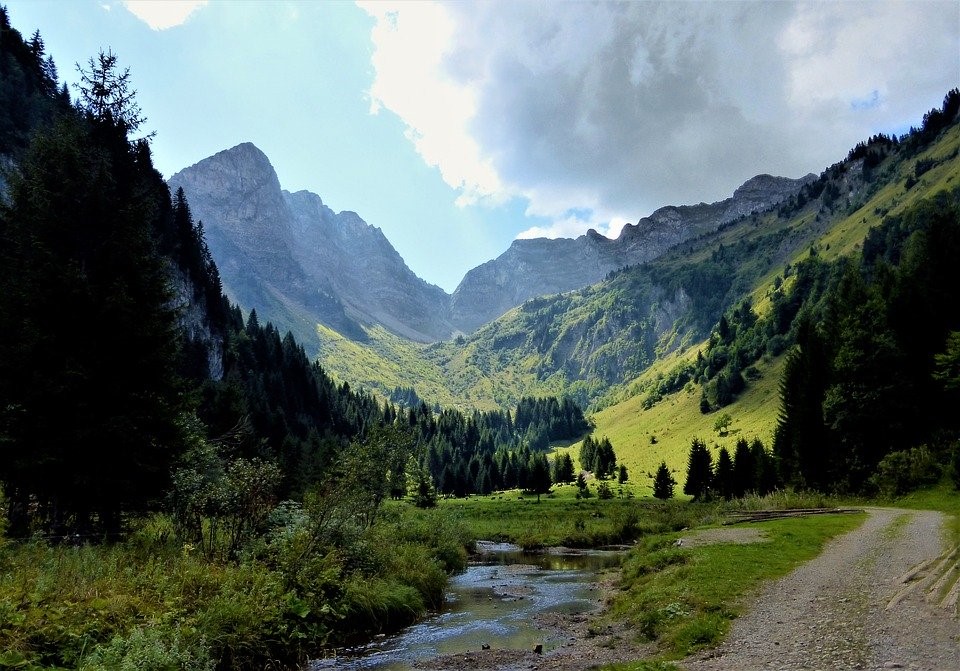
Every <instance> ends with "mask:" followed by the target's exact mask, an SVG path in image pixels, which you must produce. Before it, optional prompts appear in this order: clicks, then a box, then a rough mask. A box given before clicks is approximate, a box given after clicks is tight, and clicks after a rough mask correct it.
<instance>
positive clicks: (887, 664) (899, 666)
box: [883, 662, 903, 669]
mask: <svg viewBox="0 0 960 671" xmlns="http://www.w3.org/2000/svg"><path fill="white" fill-rule="evenodd" d="M883 668H885V669H902V668H903V664H900V663H899V662H884V663H883Z"/></svg>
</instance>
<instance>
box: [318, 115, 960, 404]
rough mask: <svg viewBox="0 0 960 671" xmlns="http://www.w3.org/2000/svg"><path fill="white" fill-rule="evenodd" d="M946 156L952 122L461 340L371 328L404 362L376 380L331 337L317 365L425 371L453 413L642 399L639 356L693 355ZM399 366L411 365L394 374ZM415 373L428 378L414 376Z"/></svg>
mask: <svg viewBox="0 0 960 671" xmlns="http://www.w3.org/2000/svg"><path fill="white" fill-rule="evenodd" d="M871 152H872V153H871ZM857 153H858V152H852V153H851V154H857ZM958 155H960V126H958V125H957V124H956V123H954V124H953V125H952V126H950V127H949V128H947V129H945V130H944V131H943V132H942V133H940V134H939V135H938V136H937V137H936V138H932V139H931V140H930V141H929V142H924V143H921V144H919V145H918V144H917V143H915V142H914V143H910V145H909V146H906V147H897V146H895V145H883V144H882V143H881V144H877V145H871V148H870V152H868V155H867V156H863V155H851V156H849V157H848V158H847V159H846V160H844V161H841V162H839V163H837V164H835V165H834V166H831V167H830V168H828V169H827V170H825V171H824V172H823V174H822V175H821V176H820V177H819V178H818V179H817V180H815V181H813V182H810V183H809V184H807V185H806V186H805V187H803V189H802V190H801V191H800V192H799V193H797V194H796V195H794V196H790V197H789V198H787V199H786V200H785V201H782V202H781V203H780V204H779V205H776V206H774V207H773V208H771V209H769V210H767V211H765V212H758V213H755V214H752V215H750V216H748V217H746V218H743V219H738V220H735V221H732V222H730V223H728V224H725V225H723V226H721V227H720V228H719V229H718V230H716V231H712V232H709V233H704V234H701V235H699V236H697V237H695V238H691V239H689V240H687V241H685V242H682V243H680V244H678V245H676V246H674V247H673V248H671V249H670V250H668V251H667V252H666V253H664V254H662V255H661V256H660V257H658V258H657V259H656V260H654V261H651V262H648V263H646V264H642V265H639V266H633V267H630V268H627V269H624V270H621V271H618V272H614V273H613V274H612V275H611V276H610V277H609V278H607V279H605V280H604V281H602V282H599V283H597V284H595V285H592V286H590V287H587V288H585V289H582V290H578V291H573V292H568V293H564V294H555V295H552V296H543V297H538V298H535V299H531V300H530V301H527V302H526V303H524V304H523V305H522V306H520V307H517V308H514V309H512V310H510V311H508V312H507V313H506V314H504V315H503V316H502V317H500V318H498V319H496V320H494V321H492V322H490V323H489V324H486V325H484V326H483V327H481V328H480V329H479V330H478V331H477V332H476V333H474V334H473V335H471V336H468V337H465V338H458V339H457V340H455V341H449V342H442V343H435V344H433V345H430V346H428V347H422V348H419V349H417V348H406V349H404V350H403V351H402V353H401V352H400V350H398V349H397V347H396V345H395V344H393V345H391V344H390V343H388V342H386V341H384V340H383V339H382V338H379V337H376V336H375V337H374V338H373V341H374V342H372V343H371V344H372V345H373V349H370V350H365V351H367V352H368V353H376V352H380V353H381V355H382V356H384V357H385V361H384V364H383V365H384V366H386V365H387V363H388V362H394V361H403V362H404V365H403V366H402V367H400V369H398V368H397V367H396V366H392V367H391V368H390V371H391V374H390V375H389V377H388V378H387V377H384V382H385V384H384V385H383V386H379V385H377V382H376V379H377V376H378V373H377V372H376V371H377V370H378V369H380V368H381V365H380V364H378V363H377V361H378V358H377V356H379V355H376V356H370V358H366V359H363V360H362V361H361V360H360V359H359V358H358V357H357V352H346V350H345V349H344V348H343V347H342V346H341V345H340V344H337V343H331V344H330V346H329V347H325V349H324V351H323V352H322V354H321V361H322V362H323V363H324V365H325V366H326V367H335V366H337V365H339V364H338V362H343V361H346V360H350V361H352V363H351V367H352V369H353V370H357V369H359V368H360V367H361V366H362V368H363V370H364V371H365V373H366V376H365V379H366V380H367V384H368V385H369V386H372V387H374V388H380V389H382V390H383V391H384V392H385V393H389V391H390V390H392V389H393V387H394V386H401V387H407V386H412V387H415V388H417V389H418V390H419V389H423V390H424V393H423V394H421V395H422V397H424V398H430V392H429V391H428V390H429V389H431V388H435V387H436V385H437V384H438V381H439V379H438V373H439V374H440V375H441V376H442V379H443V380H445V384H446V386H447V389H448V390H449V392H448V395H446V394H445V395H444V396H446V397H447V398H449V399H451V400H452V401H453V402H454V403H456V404H457V405H460V406H463V407H481V408H483V407H489V405H488V404H494V405H501V406H504V407H506V406H508V405H509V404H510V403H512V402H515V401H516V399H517V398H519V397H520V396H522V395H526V394H562V393H569V394H573V395H575V396H576V397H577V398H578V400H580V401H581V402H582V403H584V404H594V406H595V407H600V406H604V405H608V404H610V403H613V402H615V401H619V400H623V399H626V398H630V397H632V396H635V395H638V394H639V395H642V396H644V397H646V396H650V395H652V394H653V392H654V389H653V388H651V387H649V386H648V385H646V384H643V385H634V384H633V383H632V382H631V381H632V380H634V379H635V378H637V376H639V375H641V374H643V372H644V371H645V370H647V368H648V367H649V366H650V365H651V364H653V363H655V362H656V361H658V360H659V359H660V358H661V357H663V356H664V355H665V354H667V353H669V352H673V351H676V350H685V349H687V348H689V347H694V350H693V353H694V355H695V354H696V348H697V347H701V348H702V347H704V345H703V342H704V340H703V339H704V338H706V337H708V336H709V334H710V332H711V330H712V329H713V328H714V327H715V326H716V324H717V322H718V320H719V319H720V316H721V315H722V314H724V312H726V311H728V310H730V308H731V307H733V306H734V305H737V304H738V303H740V301H742V300H743V299H744V298H746V297H750V298H751V300H752V302H753V304H754V307H755V309H756V311H757V312H758V313H760V314H761V315H762V314H763V313H764V311H765V310H767V309H768V308H769V295H770V292H771V291H772V287H773V286H774V285H775V284H776V278H777V276H778V275H779V276H780V281H782V282H783V283H784V284H789V283H790V282H792V281H793V277H792V276H789V277H788V273H786V272H785V267H786V266H788V265H794V264H796V262H797V261H798V259H800V258H803V257H804V256H807V255H809V254H810V253H811V252H810V250H811V248H815V249H816V253H817V254H819V255H820V256H821V257H822V258H834V257H835V256H837V255H847V254H853V253H857V251H858V249H859V245H861V244H862V241H863V239H864V237H865V236H866V234H867V231H868V230H869V227H870V226H871V225H874V224H877V223H879V222H880V221H881V220H882V219H883V217H884V216H885V215H887V214H896V213H898V212H902V211H903V208H905V207H909V206H910V205H912V204H913V203H916V202H917V201H918V200H921V199H923V198H926V197H929V196H930V195H931V194H933V193H936V192H937V191H939V190H941V189H945V188H946V189H950V188H953V186H954V185H955V184H957V183H958V182H957V180H958V179H960V156H958ZM784 278H786V279H784ZM778 342H779V343H780V346H783V343H784V342H786V341H784V340H783V339H782V338H781V339H779V340H776V341H774V344H776V343H778ZM398 357H399V358H398ZM422 359H425V361H422ZM404 369H406V370H416V371H418V373H416V374H413V375H410V376H409V377H408V378H407V379H403V377H402V373H403V370H404ZM384 370H386V368H384ZM423 371H430V374H429V375H428V376H427V377H426V378H423V381H422V382H421V381H420V379H421V378H420V375H421V374H422V372H423ZM427 378H428V379H429V382H428V381H427ZM388 379H389V381H387V380H388ZM750 384H751V382H750V381H748V382H747V385H748V388H749V386H750ZM667 386H669V385H667ZM679 386H680V387H682V386H684V382H682V381H681V382H680V383H679ZM657 393H658V394H659V393H660V392H657ZM663 393H664V395H666V394H667V393H669V392H663ZM698 398H699V396H698ZM774 414H775V412H774Z"/></svg>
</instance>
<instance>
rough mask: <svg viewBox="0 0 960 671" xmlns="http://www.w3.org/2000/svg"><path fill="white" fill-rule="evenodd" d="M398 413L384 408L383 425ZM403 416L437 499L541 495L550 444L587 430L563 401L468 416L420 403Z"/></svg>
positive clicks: (527, 401)
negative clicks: (510, 492)
mask: <svg viewBox="0 0 960 671" xmlns="http://www.w3.org/2000/svg"><path fill="white" fill-rule="evenodd" d="M398 412H399V411H397V410H396V409H395V408H393V407H392V406H390V405H389V404H388V405H387V407H386V410H385V414H386V418H387V420H388V421H389V420H391V419H392V417H393V416H395V415H396V414H397V413H398ZM406 414H407V423H408V425H409V426H410V428H411V430H412V431H413V434H414V437H415V440H416V442H417V445H418V448H417V449H418V454H420V455H421V456H420V459H419V465H421V466H422V467H423V468H424V469H425V472H426V473H428V474H429V475H430V477H431V478H432V481H433V483H434V484H435V486H436V488H437V489H438V490H439V491H440V492H441V493H442V494H445V495H452V496H468V495H470V494H489V493H490V492H492V491H498V490H503V489H513V488H517V487H519V488H520V489H526V490H530V491H537V490H540V491H542V492H545V491H546V490H547V489H549V487H550V483H551V479H550V472H551V469H550V466H549V464H548V462H547V458H546V455H545V454H543V453H544V451H545V450H546V449H548V448H549V446H550V441H551V440H573V439H575V438H578V437H579V436H580V435H582V433H583V432H584V431H586V430H587V428H588V427H589V424H588V423H587V421H586V419H585V418H584V416H583V411H582V410H581V409H580V407H579V406H578V405H577V404H576V403H574V402H573V401H572V400H570V399H567V398H563V399H556V398H536V399H535V398H530V397H526V398H523V399H521V400H520V402H519V403H518V404H517V408H516V410H515V412H511V411H509V410H507V411H488V412H480V411H474V412H473V413H471V414H465V413H462V412H460V411H457V410H452V409H445V410H442V411H441V412H440V413H439V414H438V413H435V412H434V411H433V410H431V409H430V408H429V407H428V406H427V405H426V404H425V403H421V405H420V406H419V407H418V408H416V409H412V408H411V409H408V410H407V413H406ZM544 473H545V474H546V478H543V475H544Z"/></svg>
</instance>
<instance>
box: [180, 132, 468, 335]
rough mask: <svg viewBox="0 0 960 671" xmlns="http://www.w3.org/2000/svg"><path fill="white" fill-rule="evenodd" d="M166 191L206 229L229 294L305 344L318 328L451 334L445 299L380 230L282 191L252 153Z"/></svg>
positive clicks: (246, 150) (235, 152) (244, 148)
mask: <svg viewBox="0 0 960 671" xmlns="http://www.w3.org/2000/svg"><path fill="white" fill-rule="evenodd" d="M169 184H170V186H171V188H174V189H176V188H183V190H184V192H185V193H186V196H187V198H188V199H189V201H190V204H191V208H192V209H193V212H194V215H195V216H196V217H197V219H199V220H201V221H203V223H204V227H205V228H204V230H205V233H206V238H207V244H208V245H209V246H210V250H211V252H212V254H213V257H214V258H215V259H216V261H217V264H218V266H219V267H220V270H221V274H222V277H223V283H224V288H225V289H226V291H227V293H228V295H230V296H231V298H233V299H234V300H236V301H237V302H238V303H239V304H240V305H242V306H243V307H244V308H246V309H256V310H257V311H258V312H260V314H261V315H262V316H265V317H267V318H268V319H270V320H271V321H274V322H275V323H277V324H278V326H280V327H281V328H283V329H290V330H293V331H294V333H295V334H297V336H298V338H299V339H300V340H301V341H302V342H305V343H308V344H309V343H315V342H316V332H315V327H316V324H317V323H321V324H324V325H326V326H329V327H330V328H333V329H335V330H336V331H338V332H340V333H343V334H344V335H346V336H348V337H351V338H354V339H358V340H364V339H365V338H366V335H365V332H364V331H363V329H362V328H361V324H365V325H375V324H382V325H384V326H385V327H387V328H388V329H389V330H391V331H392V332H394V333H397V334H398V335H401V336H404V337H406V338H410V339H412V340H421V341H430V340H436V339H439V338H442V337H446V336H448V335H449V334H450V332H451V330H452V329H451V327H450V326H449V325H448V324H447V322H446V319H445V317H446V294H445V293H444V292H443V290H441V289H440V288H439V287H435V286H432V285H429V284H427V283H426V282H424V281H423V280H421V279H420V278H418V277H417V276H416V275H414V274H413V273H412V272H411V271H410V269H409V268H407V266H406V265H405V264H404V263H403V260H402V259H401V258H400V256H399V255H398V254H397V252H396V250H394V249H393V247H392V246H391V245H390V243H389V242H388V241H387V239H386V238H385V237H384V236H383V233H382V232H381V231H380V229H378V228H374V227H372V226H369V225H368V224H366V223H365V222H364V221H363V220H362V219H360V218H359V217H358V216H357V215H356V214H355V213H353V212H341V213H339V214H336V213H334V212H333V211H332V210H330V209H329V208H328V207H327V206H326V205H324V204H323V201H322V200H321V199H320V197H319V196H316V195H315V194H312V193H309V192H307V191H301V192H298V193H293V194H291V193H288V192H286V191H283V190H282V189H281V187H280V183H279V180H278V178H277V175H276V172H275V171H274V169H273V166H272V165H271V164H270V161H269V160H268V159H267V157H266V156H265V155H264V154H263V152H261V151H260V150H259V149H257V148H256V147H255V146H254V145H252V144H250V143H244V144H240V145H238V146H236V147H233V148H232V149H228V150H225V151H222V152H220V153H218V154H216V155H214V156H211V157H209V158H207V159H204V160H202V161H200V162H199V163H197V164H196V165H193V166H191V167H189V168H186V169H184V170H182V171H180V172H178V173H177V174H175V175H173V177H171V178H170V180H169ZM310 349H311V350H313V349H314V347H310Z"/></svg>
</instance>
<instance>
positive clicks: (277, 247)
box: [169, 143, 814, 343]
mask: <svg viewBox="0 0 960 671" xmlns="http://www.w3.org/2000/svg"><path fill="white" fill-rule="evenodd" d="M813 178H814V176H813V175H808V176H807V177H804V178H802V179H787V178H784V177H771V176H770V175H759V176H757V177H754V178H752V179H750V180H748V181H747V182H746V183H744V184H743V185H742V186H741V187H740V188H739V189H737V190H736V192H735V193H734V194H733V196H732V197H730V198H727V199H726V200H723V201H720V202H718V203H712V204H705V203H701V204H699V205H689V206H679V207H674V206H669V207H663V208H661V209H659V210H657V211H656V212H654V213H653V214H651V215H650V216H649V217H645V218H643V219H641V220H640V221H638V222H637V223H636V224H628V225H626V226H625V227H624V228H623V231H622V232H621V233H620V236H619V237H618V238H617V239H616V240H611V239H609V238H606V237H604V236H602V235H600V234H599V233H597V232H596V231H592V230H591V231H589V232H588V233H587V234H586V235H582V236H580V237H579V238H576V239H570V238H560V239H555V240H548V239H537V240H515V241H514V242H513V244H512V245H511V246H510V248H509V249H507V251H505V252H504V253H503V254H501V255H500V256H499V257H498V258H496V259H494V260H492V261H488V262H487V263H484V264H482V265H480V266H478V267H476V268H474V269H473V270H471V271H469V272H468V273H467V274H466V276H465V277H464V278H463V281H461V283H460V286H458V287H457V290H456V291H455V292H454V293H453V295H452V296H450V295H447V294H446V293H445V292H444V291H443V290H442V289H441V288H440V287H437V286H434V285H431V284H428V283H426V282H424V281H423V280H422V279H420V278H419V277H417V276H416V275H415V274H414V273H413V272H412V271H411V270H410V269H409V268H408V267H407V265H406V264H405V263H404V261H403V259H402V258H401V257H400V255H399V254H398V253H397V251H396V250H395V249H394V248H393V246H392V245H391V244H390V242H389V241H388V240H387V239H386V237H385V236H384V235H383V232H382V231H381V230H380V229H379V228H376V227H374V226H370V225H369V224H367V223H366V222H364V221H363V219H361V218H360V217H359V216H358V215H357V214H356V213H355V212H349V211H344V212H340V213H335V212H334V211H333V210H331V209H330V208H329V207H327V206H326V205H325V204H324V203H323V201H322V200H321V198H320V197H319V196H317V195H316V194H314V193H310V192H309V191H298V192H296V193H289V192H287V191H284V190H282V189H281V187H280V183H279V181H278V179H277V175H276V172H275V171H274V169H273V166H271V165H270V161H269V160H268V159H267V157H266V156H265V155H264V154H263V152H261V151H260V150H259V149H257V148H256V147H255V146H253V145H252V144H250V143H244V144H241V145H237V146H236V147H234V148H232V149H228V150H226V151H222V152H220V153H218V154H216V155H214V156H211V157H209V158H206V159H204V160H202V161H200V162H199V163H197V164H196V165H193V166H191V167H189V168H186V169H184V170H182V171H180V172H178V173H177V174H176V175H174V176H173V177H171V178H170V180H169V183H170V186H171V187H172V188H174V189H176V188H177V187H183V190H184V192H185V193H186V196H187V200H188V201H189V203H190V207H191V209H192V211H193V214H194V217H195V218H196V219H199V220H201V221H203V224H204V228H205V231H206V237H207V244H208V245H209V246H210V251H211V253H212V254H213V257H214V259H215V260H216V262H217V265H218V267H219V268H220V274H221V278H222V280H223V284H224V287H225V289H226V291H227V293H228V294H229V295H230V297H231V298H233V300H235V301H236V302H238V303H239V304H240V305H241V306H243V307H244V308H247V309H251V308H255V309H256V310H257V311H258V312H259V313H260V314H261V316H262V317H263V318H265V319H269V320H270V321H273V322H274V323H275V324H276V325H277V326H278V328H280V329H282V330H286V329H290V330H293V331H294V333H296V334H297V335H298V336H299V337H300V339H301V341H302V342H304V343H309V342H313V341H314V326H315V324H316V323H317V322H320V323H322V324H325V325H327V326H329V327H331V328H333V329H336V330H337V331H339V332H340V333H342V334H344V335H346V336H348V337H351V338H354V339H357V340H363V339H364V338H365V334H364V332H363V329H362V328H361V325H374V324H380V325H383V326H384V327H386V328H387V329H388V330H390V331H392V332H393V333H395V334H397V335H400V336H403V337H405V338H409V339H411V340H417V341H422V342H431V341H436V340H442V339H445V338H449V337H450V336H451V335H453V334H454V333H456V332H457V331H462V332H465V333H472V332H473V331H475V330H476V329H477V328H479V327H480V326H482V325H483V324H486V323H487V322H489V321H492V320H493V319H496V318H497V317H498V316H500V315H501V314H503V313H504V312H506V311H507V310H509V309H511V308H513V307H515V306H517V305H520V304H521V303H523V302H524V301H526V300H528V299H530V298H533V297H535V296H542V295H546V294H556V293H561V292H565V291H572V290H575V289H580V288H583V287H585V286H588V285H590V284H594V283H595V282H598V281H600V280H601V279H603V278H604V276H606V275H607V273H609V272H610V271H612V270H617V269H618V268H622V267H624V266H628V265H634V264H638V263H644V262H646V261H650V260H652V259H654V258H656V257H657V256H659V255H660V254H662V253H663V252H664V251H666V250H667V249H669V248H670V247H672V246H673V245H676V244H678V243H680V242H683V241H684V240H687V239H689V238H692V237H695V236H697V235H700V234H702V233H706V232H709V231H713V230H716V229H717V228H718V227H719V226H722V225H723V224H725V223H728V222H731V221H734V220H736V219H737V218H739V217H741V216H745V215H749V214H751V213H753V212H756V211H760V210H764V209H767V208H769V207H771V206H774V205H776V204H777V203H779V202H780V201H782V200H783V199H784V198H787V197H789V196H790V195H793V194H794V193H796V192H797V191H798V190H799V189H800V187H802V186H803V185H804V184H805V183H806V182H807V181H809V180H811V179H813Z"/></svg>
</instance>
